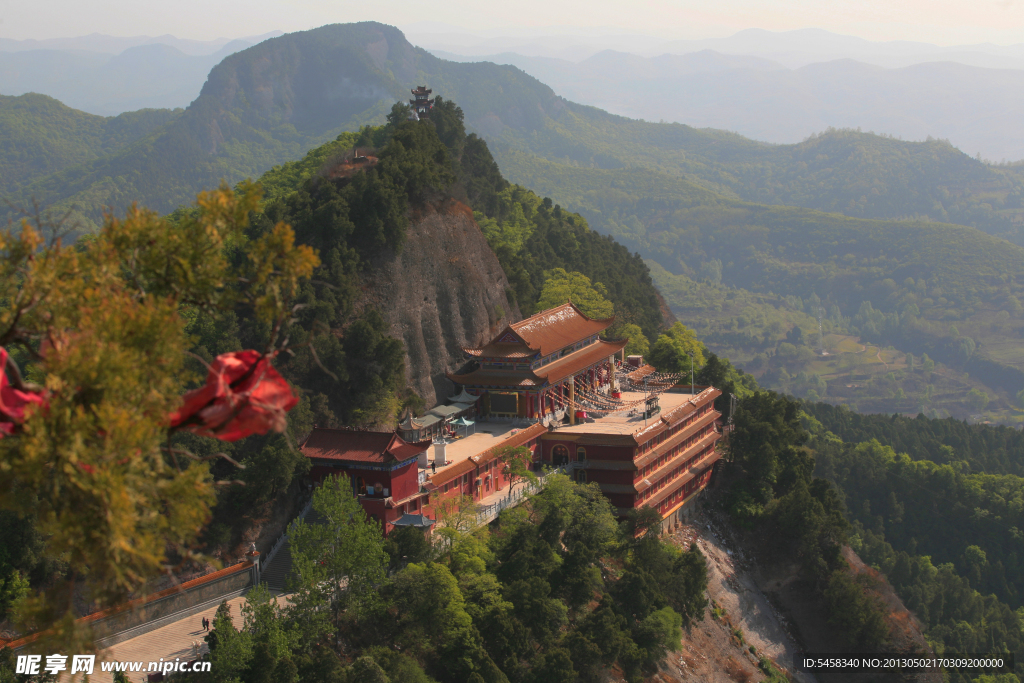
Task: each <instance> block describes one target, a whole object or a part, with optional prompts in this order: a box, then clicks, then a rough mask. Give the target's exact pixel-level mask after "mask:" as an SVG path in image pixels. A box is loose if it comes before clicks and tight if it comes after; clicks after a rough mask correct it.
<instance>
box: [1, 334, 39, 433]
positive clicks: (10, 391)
mask: <svg viewBox="0 0 1024 683" xmlns="http://www.w3.org/2000/svg"><path fill="white" fill-rule="evenodd" d="M30 405H39V406H43V407H44V408H45V407H46V396H45V395H44V394H43V393H42V392H38V393H37V392H33V391H22V390H20V389H15V388H14V387H12V386H10V383H9V382H8V381H7V349H5V348H3V347H2V346H0V438H3V437H4V436H6V435H10V434H13V433H14V430H15V428H16V427H17V426H18V425H20V424H21V423H22V422H24V421H25V411H26V409H27V408H28V407H29V406H30Z"/></svg>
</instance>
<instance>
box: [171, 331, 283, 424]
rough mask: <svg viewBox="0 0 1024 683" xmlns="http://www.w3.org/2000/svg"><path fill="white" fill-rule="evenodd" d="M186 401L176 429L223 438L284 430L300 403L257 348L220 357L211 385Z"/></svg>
mask: <svg viewBox="0 0 1024 683" xmlns="http://www.w3.org/2000/svg"><path fill="white" fill-rule="evenodd" d="M182 400H183V405H182V407H181V408H179V409H178V410H177V411H176V412H174V413H172V414H171V427H172V428H177V429H184V430H186V431H190V432H193V433H195V434H198V435H199V436H209V437H213V438H214V439H220V440H221V441H237V440H239V439H243V438H245V437H247V436H250V435H252V434H266V433H267V432H268V431H270V430H273V431H275V432H283V431H284V430H285V427H287V421H286V419H285V414H286V413H287V412H288V411H289V410H291V409H292V408H294V407H295V406H296V405H297V404H298V402H299V399H298V397H297V396H295V395H294V394H293V393H292V390H291V388H290V387H289V386H288V382H286V381H285V379H284V378H283V377H281V375H280V374H279V373H278V372H277V370H275V369H274V368H272V367H271V366H270V359H269V358H268V357H266V356H263V355H261V354H260V353H259V352H257V351H252V350H248V351H234V352H232V353H225V354H223V355H220V356H217V358H216V359H215V360H214V361H213V364H212V365H211V366H210V372H209V374H208V375H207V377H206V384H205V385H204V386H202V387H200V388H198V389H195V390H193V391H190V392H188V393H187V394H185V395H184V396H183V397H182Z"/></svg>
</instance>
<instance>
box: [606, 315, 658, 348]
mask: <svg viewBox="0 0 1024 683" xmlns="http://www.w3.org/2000/svg"><path fill="white" fill-rule="evenodd" d="M608 336H610V337H619V338H621V339H628V340H629V343H628V344H626V348H625V351H626V355H627V356H646V355H647V354H648V353H650V350H651V343H650V342H649V341H648V340H647V337H646V336H644V331H643V330H641V329H640V326H639V325H634V324H632V323H628V324H626V325H622V326H621V327H617V328H616V329H613V330H610V331H609V335H608Z"/></svg>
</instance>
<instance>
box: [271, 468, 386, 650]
mask: <svg viewBox="0 0 1024 683" xmlns="http://www.w3.org/2000/svg"><path fill="white" fill-rule="evenodd" d="M313 510H314V511H315V512H316V514H317V517H319V518H320V521H319V522H317V523H310V522H307V521H306V520H304V519H299V520H297V521H296V522H295V524H294V526H293V527H292V528H291V530H290V531H289V533H288V542H289V546H290V548H291V555H292V567H293V570H294V572H295V575H296V577H297V578H294V579H293V581H294V587H295V594H294V595H293V597H292V604H293V606H292V608H291V609H290V611H289V614H290V617H291V618H292V619H293V620H295V621H297V622H299V623H301V624H302V625H303V628H304V630H305V632H306V635H305V638H306V640H308V641H309V642H315V639H316V637H317V636H319V635H321V634H323V633H326V632H329V631H330V629H331V625H330V623H328V621H327V619H328V618H329V617H330V616H331V615H332V614H333V615H334V616H335V617H337V615H338V614H339V613H340V612H341V610H342V609H348V610H349V611H350V612H353V613H356V614H359V613H367V612H371V611H372V610H373V609H374V608H376V607H377V600H378V591H377V586H378V585H379V584H380V583H381V582H382V581H383V580H384V576H385V571H384V568H385V567H386V566H387V563H388V556H387V553H385V552H384V535H383V534H382V533H381V529H380V525H379V523H378V522H376V521H374V520H371V519H369V518H367V516H366V512H365V511H364V510H363V507H362V505H360V504H359V500H358V499H357V498H356V497H355V495H354V494H353V491H352V484H351V482H350V481H349V479H348V477H345V476H330V477H328V478H327V479H325V480H324V481H323V483H322V484H321V485H320V487H318V488H317V489H316V490H315V491H314V492H313Z"/></svg>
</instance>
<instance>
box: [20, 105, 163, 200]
mask: <svg viewBox="0 0 1024 683" xmlns="http://www.w3.org/2000/svg"><path fill="white" fill-rule="evenodd" d="M181 112H182V110H180V109H176V110H173V111H172V110H169V109H143V110H140V111H134V112H129V113H125V114H121V115H120V116H110V117H103V116H95V115H93V114H86V113H85V112H81V111H78V110H76V109H72V108H70V107H67V106H65V105H64V104H61V103H60V102H58V101H57V100H55V99H53V98H52V97H47V96H46V95H37V94H34V93H30V94H27V95H21V96H19V97H7V96H3V95H0V196H3V197H6V196H10V195H13V194H17V192H18V190H19V188H22V187H24V186H26V185H28V184H30V183H32V182H33V181H35V180H37V179H39V178H41V177H43V176H46V175H49V174H51V173H55V172H57V171H61V170H63V169H65V168H68V167H70V166H76V165H78V164H83V163H87V162H90V161H93V160H95V159H99V158H100V157H104V156H107V155H110V154H113V153H115V152H117V151H118V150H120V149H123V148H124V147H127V146H128V145H130V144H131V143H133V142H136V141H137V140H141V139H142V138H144V137H146V136H147V135H149V134H150V133H152V132H153V131H155V130H157V129H158V128H160V127H161V126H164V125H166V124H167V123H169V122H171V121H173V120H174V119H176V118H177V117H178V116H180V115H181ZM40 199H42V198H41V197H40Z"/></svg>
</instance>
